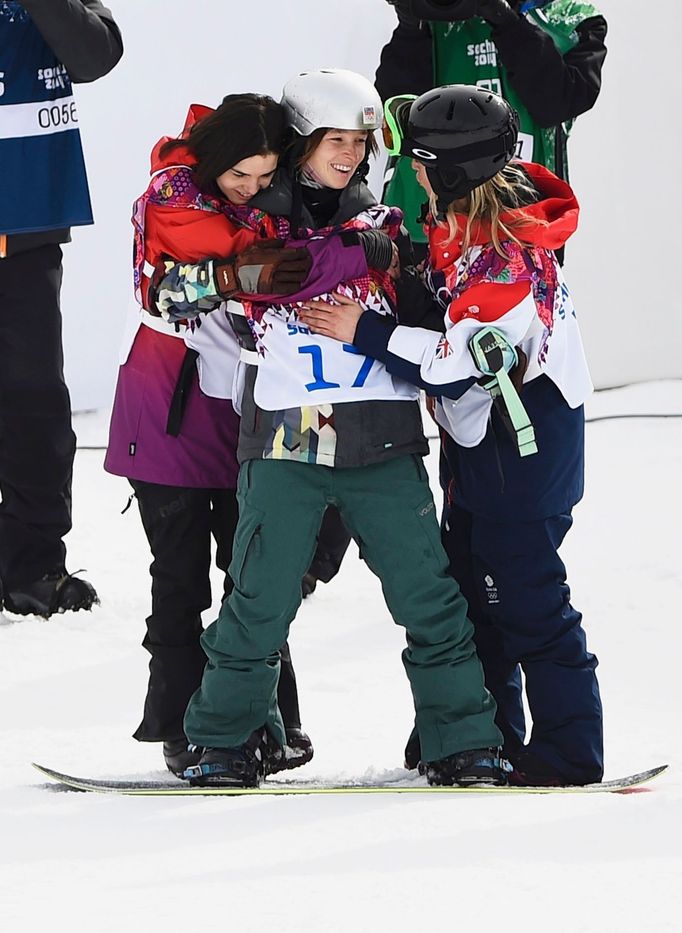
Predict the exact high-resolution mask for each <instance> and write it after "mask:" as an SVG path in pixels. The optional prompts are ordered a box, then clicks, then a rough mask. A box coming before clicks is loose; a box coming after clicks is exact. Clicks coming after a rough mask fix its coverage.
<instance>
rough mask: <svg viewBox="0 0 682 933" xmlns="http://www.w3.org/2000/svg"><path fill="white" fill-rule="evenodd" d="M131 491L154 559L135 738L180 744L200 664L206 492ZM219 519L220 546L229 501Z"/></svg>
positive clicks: (205, 596) (207, 562)
mask: <svg viewBox="0 0 682 933" xmlns="http://www.w3.org/2000/svg"><path fill="white" fill-rule="evenodd" d="M131 484H132V486H133V489H134V490H135V494H136V497H137V501H138V505H139V509H140V517H141V518H142V524H143V526H144V530H145V534H146V535H147V540H148V541H149V546H150V548H151V551H152V555H153V557H154V560H153V562H152V564H151V566H150V568H149V569H150V573H151V577H152V611H151V615H150V616H149V617H148V618H147V634H146V635H145V638H144V641H143V643H142V644H143V645H144V647H145V648H146V649H147V651H148V652H149V653H150V655H151V660H150V662H149V685H148V689H147V697H146V699H145V704H144V715H143V718H142V722H141V723H140V725H139V726H138V728H137V730H136V732H135V738H136V739H138V740H139V741H141V742H160V741H172V740H174V739H183V738H184V732H183V727H182V718H183V716H184V713H185V707H186V706H187V703H188V702H189V698H190V697H191V696H192V694H193V693H194V691H195V690H196V688H197V687H198V686H199V684H200V683H201V676H202V674H203V671H204V665H205V663H206V656H205V655H204V652H203V651H202V649H201V645H200V644H199V638H200V637H201V633H202V631H203V628H202V624H201V613H202V612H203V611H204V610H205V609H208V608H210V605H211V585H210V578H209V574H210V568H211V528H212V515H211V490H209V489H188V488H184V487H178V486H161V485H157V484H155V483H144V482H140V481H139V480H131ZM229 492H231V494H232V498H233V500H234V492H233V491H231V490H230V491H229ZM224 512H225V514H224V515H223V521H224V522H225V531H224V538H223V541H225V540H228V539H229V538H230V536H231V534H232V533H233V532H234V527H235V524H236V515H237V506H236V501H235V502H234V506H233V515H232V516H231V517H230V516H229V515H228V514H227V509H225V510H224ZM230 519H231V520H230ZM228 522H230V525H231V527H228Z"/></svg>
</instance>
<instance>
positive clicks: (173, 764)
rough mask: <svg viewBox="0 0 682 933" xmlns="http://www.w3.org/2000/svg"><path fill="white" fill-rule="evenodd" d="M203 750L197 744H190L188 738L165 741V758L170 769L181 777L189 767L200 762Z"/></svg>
mask: <svg viewBox="0 0 682 933" xmlns="http://www.w3.org/2000/svg"><path fill="white" fill-rule="evenodd" d="M202 751H203V749H201V748H197V746H196V745H191V746H190V744H189V742H188V741H187V739H184V738H183V739H172V740H171V741H170V742H164V743H163V760H164V761H165V762H166V767H167V768H168V770H169V771H172V772H173V774H174V775H175V776H176V777H179V778H181V777H182V775H183V773H184V771H186V770H187V768H191V767H193V766H194V765H198V764H199V759H200V758H201V752H202Z"/></svg>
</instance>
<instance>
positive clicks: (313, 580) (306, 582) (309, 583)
mask: <svg viewBox="0 0 682 933" xmlns="http://www.w3.org/2000/svg"><path fill="white" fill-rule="evenodd" d="M316 586H317V577H316V576H315V575H314V574H312V573H310V571H308V573H304V574H303V579H302V580H301V593H302V595H303V599H307V598H308V596H311V595H312V594H313V593H314V592H315V587H316Z"/></svg>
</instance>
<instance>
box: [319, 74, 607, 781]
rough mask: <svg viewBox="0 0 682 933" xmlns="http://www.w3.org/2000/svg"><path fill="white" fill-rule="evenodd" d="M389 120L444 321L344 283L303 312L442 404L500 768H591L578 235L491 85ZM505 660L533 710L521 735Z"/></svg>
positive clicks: (543, 771)
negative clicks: (581, 552)
mask: <svg viewBox="0 0 682 933" xmlns="http://www.w3.org/2000/svg"><path fill="white" fill-rule="evenodd" d="M386 119H387V127H388V130H389V133H388V136H389V139H388V142H389V143H390V148H392V151H393V152H394V153H396V154H397V153H401V154H402V155H406V156H411V157H412V159H413V167H414V169H415V171H416V174H417V179H418V181H419V183H420V185H421V186H422V187H423V189H424V190H425V192H426V194H427V196H428V198H429V209H430V214H429V217H428V220H427V227H426V229H427V233H428V238H429V258H428V262H427V266H426V269H425V272H424V280H425V284H426V285H427V287H428V289H429V291H430V293H431V295H432V296H434V297H435V300H436V301H437V302H438V304H439V305H440V307H441V310H442V311H443V312H444V331H445V333H444V334H443V333H440V334H439V333H434V332H432V331H427V330H424V329H422V328H414V327H405V326H401V325H396V324H395V323H393V322H387V321H382V320H378V319H377V317H376V316H375V315H373V314H372V313H371V312H367V311H365V312H361V311H360V309H359V308H358V307H357V306H356V305H354V303H352V302H350V301H348V300H346V299H345V298H343V297H342V296H339V298H338V302H337V304H336V305H331V304H322V303H317V304H316V303H310V304H309V305H308V308H309V310H308V311H307V312H305V313H303V314H302V319H303V320H304V321H305V322H306V323H307V324H308V325H309V326H310V327H311V329H313V330H314V331H316V332H317V333H320V334H323V335H326V336H333V337H336V338H337V339H340V340H343V341H345V342H352V343H353V344H354V345H355V347H356V348H357V349H359V350H360V351H361V352H362V353H366V354H367V355H370V356H373V357H374V358H376V359H378V360H381V361H382V362H383V363H384V364H385V366H386V368H387V369H388V371H389V372H391V373H393V374H394V375H400V376H401V377H402V378H405V379H409V380H410V381H412V382H413V383H415V384H416V385H419V386H421V387H422V388H424V389H426V391H427V392H428V393H429V394H430V395H431V396H434V397H436V399H437V402H436V405H435V414H436V419H437V421H438V423H439V424H440V426H441V428H442V429H443V430H442V437H443V448H444V452H445V455H446V458H447V461H448V465H449V467H450V469H451V471H452V476H453V477H454V480H453V482H452V483H451V484H450V488H449V489H448V495H447V497H446V502H445V509H444V514H443V522H442V528H443V540H444V543H445V545H446V549H447V551H448V554H449V557H450V563H451V571H452V573H453V575H454V576H455V578H456V579H457V580H458V581H459V582H460V584H461V585H462V589H463V591H464V593H465V595H466V597H467V599H468V601H469V606H470V616H471V618H472V620H473V621H474V624H475V628H476V644H477V649H478V651H479V655H480V656H481V660H482V661H483V665H484V669H485V672H486V684H487V686H488V688H489V689H490V690H491V692H492V693H493V695H494V696H495V698H496V700H497V701H498V708H499V713H498V720H497V721H498V725H499V726H500V728H501V730H502V732H503V734H504V737H505V752H506V753H507V754H508V756H509V757H510V758H511V760H512V763H513V764H514V766H515V770H514V772H513V777H512V780H514V781H516V782H517V783H519V784H586V783H590V782H594V781H599V780H601V777H602V772H603V765H602V712H601V702H600V697H599V688H598V685H597V680H596V677H595V673H594V670H595V667H596V665H597V660H596V658H595V657H594V655H592V654H590V653H589V652H588V651H587V648H586V644H585V634H584V632H583V629H582V627H581V624H580V623H581V615H580V613H579V612H577V611H576V610H575V609H574V608H573V607H572V605H571V603H570V601H569V590H568V586H567V584H566V575H565V568H564V565H563V563H562V562H561V560H560V558H559V556H558V553H557V550H558V547H559V545H560V544H561V542H562V540H563V538H564V536H565V534H566V532H567V531H568V529H569V528H570V526H571V523H572V519H571V510H572V508H573V506H574V505H575V504H576V502H578V500H579V499H580V498H581V496H582V491H583V425H584V415H583V407H582V406H583V402H584V400H585V398H586V397H587V395H588V394H589V392H590V391H591V383H590V378H589V373H588V371H587V366H586V363H585V357H584V354H583V349H582V344H581V340H580V334H579V331H578V325H577V321H576V317H575V311H574V308H573V304H572V301H571V298H570V295H569V292H568V290H567V288H566V285H565V282H564V279H563V275H562V272H561V269H560V267H559V265H558V263H557V260H556V256H555V253H554V250H555V249H557V248H559V247H561V246H562V245H563V244H564V242H565V241H566V239H567V238H568V237H569V236H570V235H571V233H573V231H574V230H575V227H576V224H577V216H578V204H577V202H576V200H575V197H574V195H573V193H572V191H571V189H570V188H569V186H568V185H567V184H566V183H565V182H563V181H561V180H560V179H558V178H557V177H556V176H555V175H553V174H552V173H551V172H549V171H548V170H547V169H545V168H544V167H542V166H539V165H534V164H531V163H528V164H525V163H518V162H512V158H513V155H514V150H515V145H516V137H517V132H518V121H517V115H516V113H515V111H514V110H513V109H512V108H511V106H510V105H509V104H507V103H506V102H505V101H504V100H503V99H502V98H500V97H498V96H497V95H494V94H491V93H490V92H488V91H485V90H483V89H481V88H477V87H472V86H466V85H450V86H447V87H442V88H436V89H434V90H433V91H429V92H427V93H426V94H423V95H422V96H421V97H419V98H417V99H415V98H406V97H403V98H400V99H395V98H394V99H393V100H391V101H389V102H387V104H386ZM412 283H414V279H412ZM518 665H520V666H521V668H522V669H523V672H524V674H525V680H526V695H527V700H528V704H529V707H530V711H531V714H532V718H533V729H532V732H531V735H530V739H529V742H528V743H527V744H526V745H524V739H525V726H524V721H523V709H522V703H521V692H520V688H519V681H518V678H517V666H518ZM408 750H409V751H411V752H412V753H413V754H414V750H415V749H414V744H413V745H412V748H411V749H408ZM418 757H419V754H418V751H417V754H416V758H417V760H418ZM412 763H413V764H416V762H415V761H413V762H412Z"/></svg>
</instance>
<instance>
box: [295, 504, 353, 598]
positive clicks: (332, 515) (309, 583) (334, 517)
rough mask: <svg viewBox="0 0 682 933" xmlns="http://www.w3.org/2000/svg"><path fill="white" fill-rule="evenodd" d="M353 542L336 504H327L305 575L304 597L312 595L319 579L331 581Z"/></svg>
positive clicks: (325, 581) (324, 581)
mask: <svg viewBox="0 0 682 933" xmlns="http://www.w3.org/2000/svg"><path fill="white" fill-rule="evenodd" d="M350 542H351V535H350V532H349V531H348V529H347V528H346V526H345V525H344V524H343V521H342V520H341V515H340V514H339V510H338V509H337V508H336V506H334V505H329V506H327V510H326V512H325V513H324V518H323V519H322V527H321V528H320V533H319V535H318V536H317V549H316V550H315V556H314V557H313V561H312V563H311V565H310V567H309V568H308V572H307V573H306V574H305V576H304V577H303V584H302V589H303V598H304V599H305V597H306V596H310V594H311V593H312V592H313V590H314V589H315V586H316V584H317V581H318V580H321V581H322V582H323V583H329V581H330V580H332V579H333V578H334V577H335V576H336V574H337V573H338V572H339V570H340V569H341V563H342V562H343V558H344V556H345V554H346V551H347V550H348V545H349V544H350Z"/></svg>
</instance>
